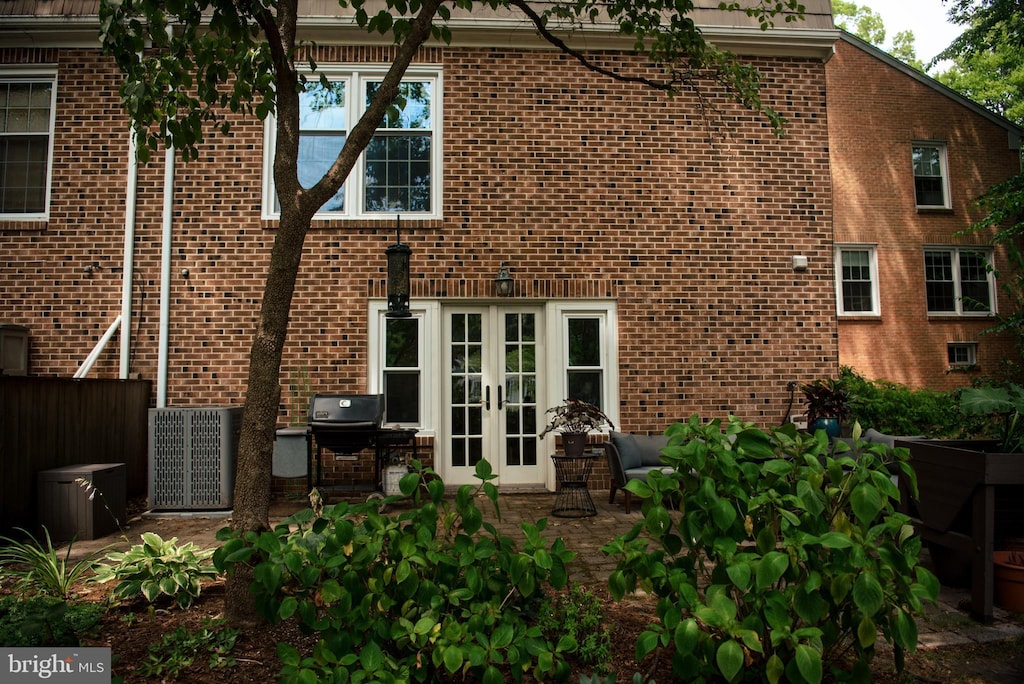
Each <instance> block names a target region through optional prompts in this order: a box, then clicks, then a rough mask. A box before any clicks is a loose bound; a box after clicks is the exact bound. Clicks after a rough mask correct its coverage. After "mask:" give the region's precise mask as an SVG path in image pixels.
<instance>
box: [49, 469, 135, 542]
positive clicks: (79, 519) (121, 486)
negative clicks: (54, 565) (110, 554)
mask: <svg viewBox="0 0 1024 684" xmlns="http://www.w3.org/2000/svg"><path fill="white" fill-rule="evenodd" d="M79 479H81V480H86V481H88V482H90V483H91V484H92V487H94V488H95V489H96V493H95V496H92V500H90V495H91V494H92V488H90V487H87V486H86V485H83V484H82V483H80V482H76V480H79ZM38 485H39V486H38V497H39V502H38V504H37V512H38V517H39V524H40V525H45V526H46V529H47V530H49V532H50V537H51V538H52V539H53V540H54V541H57V540H60V541H67V540H69V539H97V538H99V537H105V536H107V535H108V534H111V533H113V532H116V531H117V530H118V524H119V523H120V524H122V525H123V524H124V523H125V521H126V515H125V464H124V463H92V464H88V465H71V466H64V467H63V468H54V469H52V470H42V471H40V472H39V474H38ZM108 509H109V510H108Z"/></svg>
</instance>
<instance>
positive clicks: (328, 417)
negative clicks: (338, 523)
mask: <svg viewBox="0 0 1024 684" xmlns="http://www.w3.org/2000/svg"><path fill="white" fill-rule="evenodd" d="M383 420H384V395H383V394H315V395H313V398H312V399H311V400H310V402H309V434H310V436H311V437H312V439H313V441H315V442H316V486H318V487H319V486H320V481H321V480H322V479H323V451H324V450H325V449H326V450H328V451H331V452H334V453H335V454H339V455H346V456H350V455H353V454H360V453H362V452H363V451H366V450H367V449H373V450H374V487H381V488H383V487H382V485H381V471H382V468H383V467H384V464H385V462H386V461H387V460H389V459H390V451H391V449H394V448H397V447H400V446H404V445H412V447H413V450H414V453H415V448H416V440H415V438H416V430H403V429H390V428H383V427H381V422H382V421H383ZM309 446H310V448H309V449H308V450H307V451H308V453H307V460H309V461H311V460H312V456H313V450H312V444H310V445H309ZM308 465H312V464H311V463H310V464H308ZM306 473H307V480H308V481H307V484H308V486H309V488H310V489H312V487H313V485H314V483H313V482H312V476H313V470H312V468H310V467H307V469H306Z"/></svg>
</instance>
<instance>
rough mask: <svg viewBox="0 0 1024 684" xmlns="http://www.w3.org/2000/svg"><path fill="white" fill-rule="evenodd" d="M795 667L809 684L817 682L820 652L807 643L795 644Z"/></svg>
mask: <svg viewBox="0 0 1024 684" xmlns="http://www.w3.org/2000/svg"><path fill="white" fill-rule="evenodd" d="M796 668H797V670H799V671H800V674H801V675H802V676H803V678H804V679H806V680H807V681H808V682H809V683H810V684H817V683H818V682H820V681H821V669H822V668H821V653H820V652H818V651H817V650H815V649H813V648H811V647H810V646H808V645H807V644H797V646H796Z"/></svg>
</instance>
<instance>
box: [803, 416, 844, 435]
mask: <svg viewBox="0 0 1024 684" xmlns="http://www.w3.org/2000/svg"><path fill="white" fill-rule="evenodd" d="M808 427H810V430H811V432H812V433H813V432H817V431H818V430H824V431H825V434H826V435H828V436H829V437H831V438H833V439H835V438H836V437H838V436H839V429H840V427H841V426H840V425H839V419H838V418H818V419H817V420H815V421H814V422H813V423H811V424H810V426H808Z"/></svg>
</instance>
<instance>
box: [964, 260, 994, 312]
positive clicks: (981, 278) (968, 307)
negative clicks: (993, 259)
mask: <svg viewBox="0 0 1024 684" xmlns="http://www.w3.org/2000/svg"><path fill="white" fill-rule="evenodd" d="M960 294H961V297H962V298H963V299H962V301H963V308H964V311H991V310H992V301H991V298H990V294H989V287H988V260H987V259H986V258H985V255H984V254H983V253H981V252H966V251H965V252H960Z"/></svg>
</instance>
